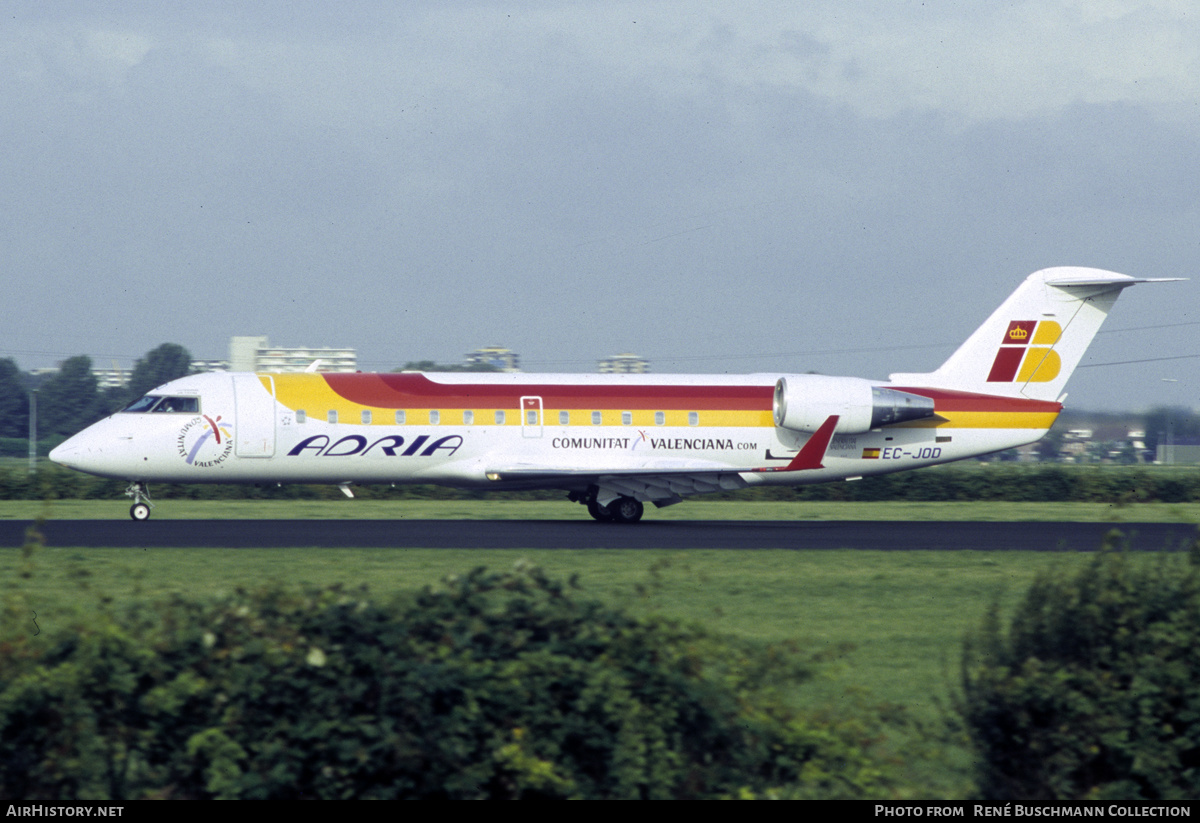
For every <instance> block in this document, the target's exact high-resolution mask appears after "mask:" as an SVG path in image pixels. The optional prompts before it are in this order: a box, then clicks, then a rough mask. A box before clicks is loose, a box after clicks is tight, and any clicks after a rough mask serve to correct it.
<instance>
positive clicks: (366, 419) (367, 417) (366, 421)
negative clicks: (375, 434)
mask: <svg viewBox="0 0 1200 823" xmlns="http://www.w3.org/2000/svg"><path fill="white" fill-rule="evenodd" d="M361 417H362V422H363V425H364V426H369V425H371V410H370V409H363V410H362V415H361Z"/></svg>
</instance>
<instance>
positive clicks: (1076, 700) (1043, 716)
mask: <svg viewBox="0 0 1200 823" xmlns="http://www.w3.org/2000/svg"><path fill="white" fill-rule="evenodd" d="M1139 561H1140V562H1137V563H1134V562H1131V558H1130V557H1129V556H1128V555H1126V554H1124V553H1121V552H1115V551H1104V552H1100V553H1097V555H1096V556H1095V557H1094V558H1093V559H1092V560H1091V561H1090V562H1089V563H1088V565H1087V566H1086V567H1085V568H1084V569H1083V570H1082V571H1081V572H1079V573H1078V574H1075V575H1071V576H1064V575H1060V574H1055V573H1052V572H1045V573H1042V574H1041V575H1039V577H1038V579H1037V581H1036V582H1035V583H1034V584H1033V586H1032V587H1031V588H1030V590H1029V592H1028V593H1027V594H1026V596H1025V598H1024V601H1023V602H1022V603H1021V605H1020V606H1019V607H1018V608H1017V610H1016V613H1015V614H1014V615H1013V617H1012V618H1011V622H1010V623H1009V625H1008V626H1007V627H1002V623H1001V620H1000V619H999V616H998V614H997V613H996V610H995V609H993V612H992V614H991V617H990V618H989V619H988V620H987V622H986V623H985V625H984V627H983V629H982V630H981V631H980V632H979V633H978V634H977V635H976V636H975V637H974V638H972V639H971V640H970V641H969V642H968V643H967V646H966V653H965V655H964V662H963V694H964V697H963V700H962V705H961V708H960V711H961V714H962V716H963V718H964V720H965V721H966V726H967V728H968V730H969V731H970V735H971V738H972V741H973V743H974V744H975V747H976V750H977V751H978V754H979V768H978V775H979V777H978V781H979V790H980V793H981V795H982V796H983V797H984V798H985V799H991V800H1195V799H1196V798H1197V797H1200V689H1197V687H1196V684H1197V682H1200V554H1198V553H1197V550H1196V549H1195V548H1193V550H1192V552H1191V553H1190V555H1183V554H1174V555H1163V556H1160V557H1158V558H1156V561H1155V562H1149V561H1148V560H1147V559H1145V558H1139Z"/></svg>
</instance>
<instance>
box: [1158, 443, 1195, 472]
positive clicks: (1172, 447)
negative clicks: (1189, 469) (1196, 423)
mask: <svg viewBox="0 0 1200 823" xmlns="http://www.w3.org/2000/svg"><path fill="white" fill-rule="evenodd" d="M1154 462H1155V463H1160V464H1162V465H1164V466H1194V465H1196V464H1197V463H1200V439H1197V438H1195V437H1172V438H1171V442H1170V443H1159V444H1158V448H1157V449H1156V450H1155V454H1154Z"/></svg>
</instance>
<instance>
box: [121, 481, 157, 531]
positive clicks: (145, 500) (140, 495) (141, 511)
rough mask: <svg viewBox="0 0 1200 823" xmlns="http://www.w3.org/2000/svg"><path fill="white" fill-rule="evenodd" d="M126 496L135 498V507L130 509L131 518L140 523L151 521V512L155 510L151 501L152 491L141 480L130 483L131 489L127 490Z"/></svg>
mask: <svg viewBox="0 0 1200 823" xmlns="http://www.w3.org/2000/svg"><path fill="white" fill-rule="evenodd" d="M125 496H126V497H132V498H133V505H132V506H130V507H129V516H130V517H132V518H133V519H134V520H137V521H139V522H140V521H143V520H149V519H150V510H151V509H152V508H154V503H152V502H151V501H150V490H149V489H148V488H147V487H146V484H145V483H143V482H141V481H140V480H137V481H134V482H133V483H130V484H129V488H127V489H126V490H125Z"/></svg>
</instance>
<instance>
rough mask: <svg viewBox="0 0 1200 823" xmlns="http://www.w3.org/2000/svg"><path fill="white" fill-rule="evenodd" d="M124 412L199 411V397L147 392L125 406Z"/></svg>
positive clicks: (195, 412) (193, 412) (194, 412)
mask: <svg viewBox="0 0 1200 823" xmlns="http://www.w3.org/2000/svg"><path fill="white" fill-rule="evenodd" d="M122 411H125V412H176V413H178V412H183V413H186V414H199V413H200V398H199V397H171V396H163V395H159V394H148V395H146V396H145V397H143V398H141V399H139V400H135V401H134V402H132V403H130V404H129V405H128V406H126V407H125V408H124V409H122Z"/></svg>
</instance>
